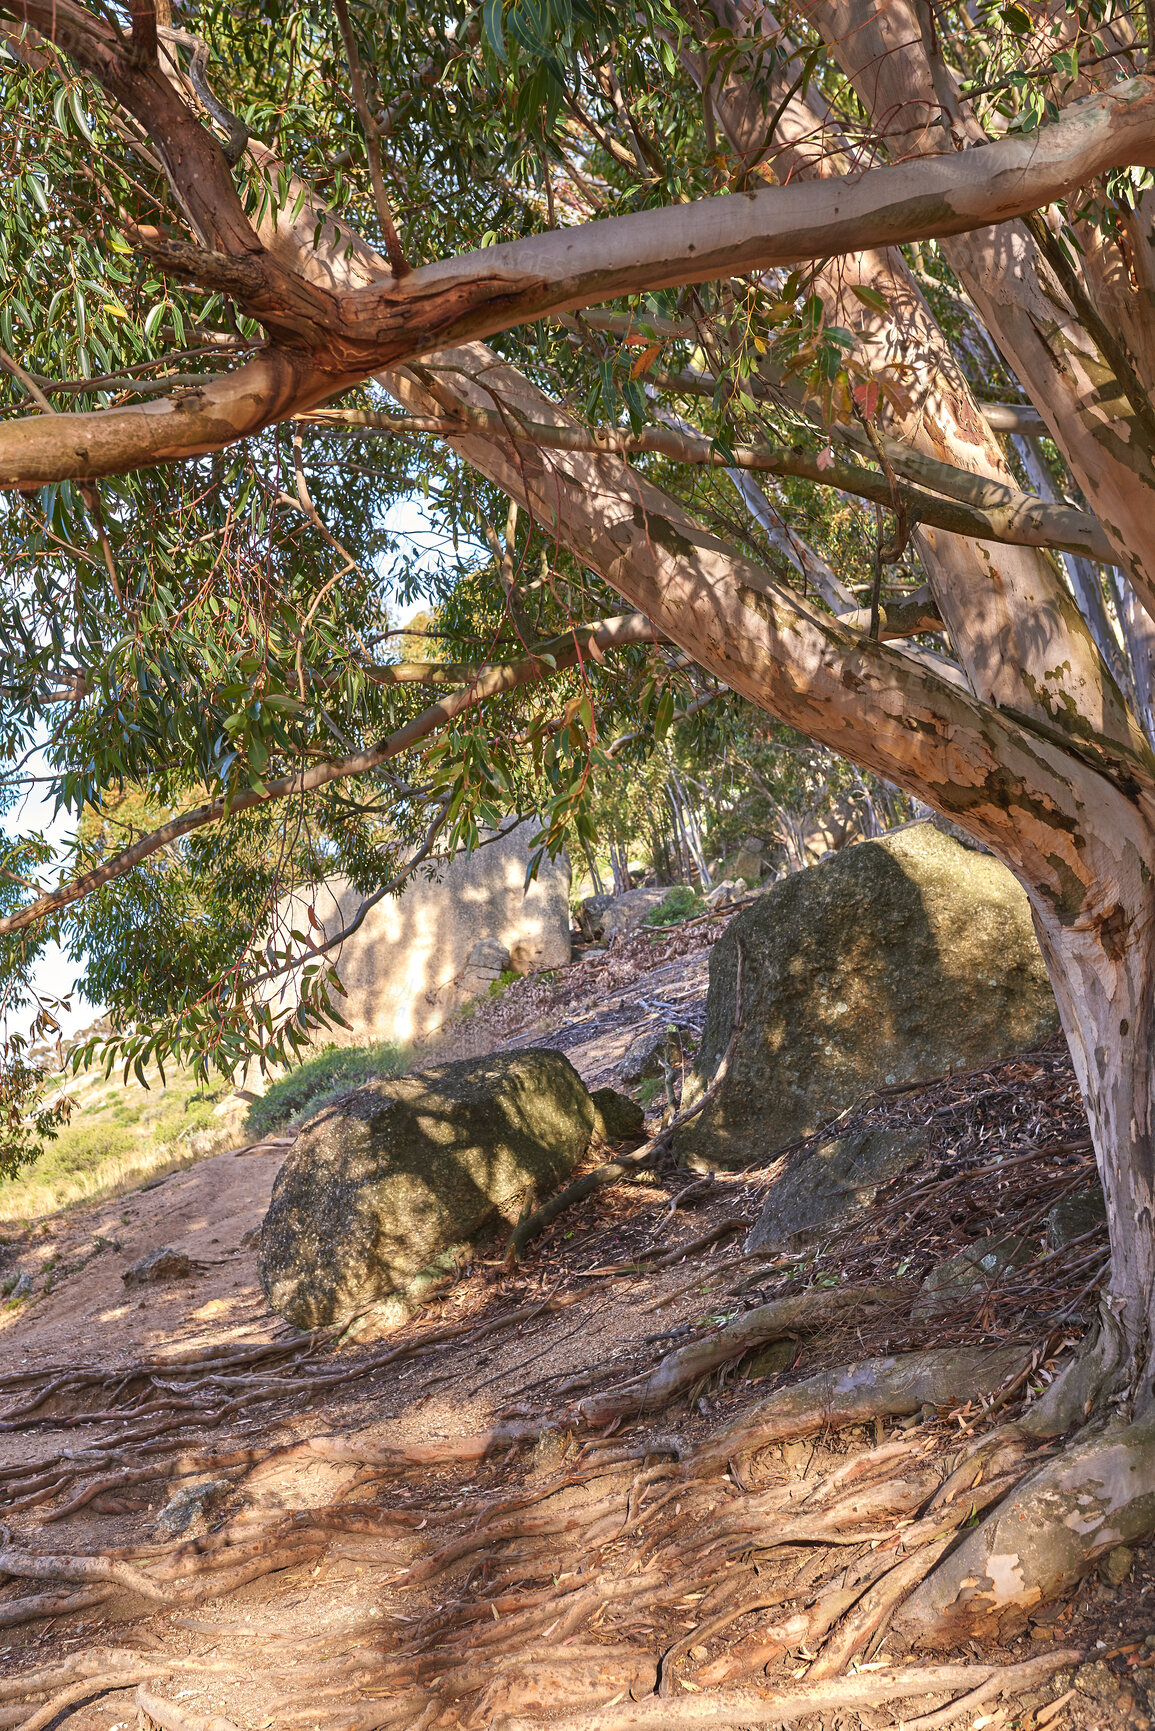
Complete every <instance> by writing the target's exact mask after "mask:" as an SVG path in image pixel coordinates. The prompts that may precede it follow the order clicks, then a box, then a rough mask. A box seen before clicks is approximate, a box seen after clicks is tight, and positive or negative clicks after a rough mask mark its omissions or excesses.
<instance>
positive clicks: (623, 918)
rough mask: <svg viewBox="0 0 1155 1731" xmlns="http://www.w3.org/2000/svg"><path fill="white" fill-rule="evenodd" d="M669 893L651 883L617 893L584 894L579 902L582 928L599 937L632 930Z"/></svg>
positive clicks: (642, 921)
mask: <svg viewBox="0 0 1155 1731" xmlns="http://www.w3.org/2000/svg"><path fill="white" fill-rule="evenodd" d="M669 893H670V892H669V889H668V888H666V889H661V888H654V887H651V888H648V889H636V890H625V891H623V893H622V894H621V895H620V896H606V895H601V896H587V897H586V899H585V901H584V902H583V903H582V913H581V923H582V928H583V930H584V931H586V932H587V933H588V935H589V936H590V937H591V938H597V939H598V940H599V941H606V940H608V939H610V938H616V937H620V936H621V935H622V933H623V932H632V931H636V930H637V928H638V927H639V926H642V925H644V924H645V922H646V920H647V918H648V916H649V915H650V914H652V913H653V911H654V909H655V908H660V907H661V905H662V903H663V902H664V901H665V899H666V897H667V896H668V895H669Z"/></svg>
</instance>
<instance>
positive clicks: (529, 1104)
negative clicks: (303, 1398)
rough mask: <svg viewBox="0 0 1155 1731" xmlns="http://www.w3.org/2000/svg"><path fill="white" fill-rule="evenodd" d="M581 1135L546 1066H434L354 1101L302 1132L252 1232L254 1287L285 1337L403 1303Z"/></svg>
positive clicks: (557, 1168)
mask: <svg viewBox="0 0 1155 1731" xmlns="http://www.w3.org/2000/svg"><path fill="white" fill-rule="evenodd" d="M594 1127H595V1108H594V1104H593V1101H592V1100H591V1098H590V1096H589V1093H588V1092H587V1090H586V1086H585V1083H584V1082H583V1081H582V1079H581V1077H580V1076H579V1075H578V1073H577V1071H576V1070H575V1069H574V1067H573V1065H572V1064H571V1063H570V1062H569V1059H568V1058H565V1057H563V1056H562V1054H561V1053H560V1052H551V1051H545V1050H533V1051H521V1052H505V1053H499V1054H496V1055H494V1056H490V1057H484V1058H464V1059H461V1060H459V1061H458V1062H457V1063H452V1064H437V1065H434V1066H431V1067H430V1068H429V1069H426V1070H418V1071H414V1072H412V1073H411V1074H410V1075H408V1076H402V1077H399V1078H397V1079H395V1080H390V1081H382V1082H372V1083H370V1084H369V1085H368V1086H367V1087H365V1088H358V1089H357V1090H356V1091H355V1092H354V1093H351V1094H347V1095H346V1096H345V1097H344V1098H343V1099H341V1100H338V1101H336V1102H335V1103H334V1104H333V1105H331V1106H329V1107H327V1108H326V1110H325V1111H323V1112H321V1113H319V1114H318V1116H317V1117H316V1118H314V1119H312V1120H311V1122H310V1123H308V1124H307V1125H306V1126H305V1128H304V1129H303V1130H302V1132H301V1134H300V1136H299V1137H298V1139H297V1142H296V1143H295V1145H294V1147H293V1150H292V1152H291V1153H290V1155H289V1157H288V1159H287V1160H286V1161H285V1164H284V1165H283V1166H282V1168H281V1170H280V1172H279V1173H278V1175H277V1180H276V1183H275V1184H274V1185H273V1195H272V1201H271V1202H270V1204H269V1211H268V1213H267V1214H266V1216H265V1220H264V1225H263V1226H262V1228H261V1246H260V1259H259V1264H258V1269H259V1274H260V1280H261V1286H262V1287H263V1289H264V1293H265V1296H266V1298H267V1299H268V1301H269V1304H270V1305H271V1306H272V1308H273V1309H274V1310H276V1311H278V1312H279V1313H280V1314H281V1315H282V1316H284V1317H286V1318H287V1319H288V1321H290V1322H291V1323H293V1324H295V1325H296V1326H297V1327H298V1328H317V1327H320V1326H322V1325H324V1324H326V1323H331V1322H341V1321H345V1320H347V1319H348V1318H350V1317H352V1316H355V1315H357V1314H359V1313H360V1312H361V1311H363V1310H365V1309H367V1308H368V1307H369V1306H370V1305H373V1304H375V1303H377V1302H378V1301H379V1300H382V1299H387V1298H390V1297H393V1296H395V1295H401V1294H403V1293H404V1292H405V1291H406V1289H407V1288H409V1287H411V1286H412V1285H413V1283H414V1282H415V1281H416V1280H417V1277H418V1276H419V1275H420V1274H421V1273H422V1271H423V1270H425V1269H427V1268H429V1266H430V1265H431V1264H432V1263H434V1262H435V1261H436V1259H437V1258H438V1257H439V1256H443V1254H444V1253H445V1251H446V1250H448V1249H449V1248H450V1247H452V1246H454V1245H461V1244H464V1243H465V1242H466V1241H467V1240H469V1239H470V1238H472V1237H473V1236H474V1234H475V1233H477V1232H478V1231H480V1229H481V1228H482V1227H484V1226H487V1225H489V1224H491V1223H492V1222H494V1221H496V1220H497V1219H498V1218H503V1219H505V1220H507V1221H509V1222H510V1223H514V1222H516V1220H517V1218H518V1216H519V1214H520V1212H521V1209H522V1207H523V1205H524V1203H525V1200H526V1198H527V1196H528V1195H529V1193H530V1192H531V1191H532V1192H535V1193H536V1194H537V1195H538V1196H539V1197H544V1196H546V1195H548V1194H549V1192H550V1191H551V1190H553V1189H555V1188H556V1187H557V1185H558V1184H559V1183H560V1182H561V1181H562V1180H563V1179H564V1178H566V1177H568V1176H569V1174H570V1173H571V1172H572V1170H573V1168H574V1166H575V1164H576V1163H577V1161H578V1160H579V1159H580V1158H581V1156H582V1155H583V1154H584V1153H585V1151H586V1148H587V1147H588V1145H589V1142H590V1138H591V1136H592V1135H593V1131H594Z"/></svg>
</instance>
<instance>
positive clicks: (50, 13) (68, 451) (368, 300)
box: [0, 0, 1155, 486]
mask: <svg viewBox="0 0 1155 1731" xmlns="http://www.w3.org/2000/svg"><path fill="white" fill-rule="evenodd" d="M3 9H4V11H6V12H8V13H9V15H11V16H13V17H15V18H17V19H20V20H24V19H26V20H28V21H29V22H30V23H32V24H33V25H34V26H35V27H36V28H37V29H39V30H41V31H43V33H44V34H45V35H47V36H53V35H55V36H57V37H58V38H59V39H60V40H61V45H62V46H64V47H66V49H67V51H68V53H69V54H71V55H72V56H73V58H74V59H76V60H77V63H78V64H80V65H81V66H83V68H84V70H85V71H87V72H89V73H90V74H92V75H93V76H95V77H96V78H98V79H99V80H100V82H101V83H102V84H103V85H104V86H105V88H106V89H107V90H109V92H110V93H111V94H112V95H114V96H115V97H116V99H117V100H119V101H121V102H122V103H123V104H124V105H125V106H126V107H127V108H128V109H129V110H130V112H132V113H134V114H135V116H136V118H137V119H138V120H139V121H140V123H141V124H142V125H143V126H144V127H145V129H146V130H147V131H148V132H149V135H150V137H151V138H152V139H153V142H154V143H155V144H156V146H157V148H158V149H159V150H160V151H161V153H162V155H163V156H164V159H165V161H166V165H167V167H168V172H169V175H170V178H171V179H172V181H173V185H174V188H175V190H176V191H177V193H178V195H179V196H180V197H181V199H182V200H184V201H186V203H187V201H188V200H190V199H195V200H196V203H197V206H198V208H199V209H200V210H201V211H202V213H203V214H202V217H201V219H200V226H201V228H202V231H203V232H204V234H205V236H206V245H207V247H208V248H209V249H211V250H212V251H214V252H216V253H233V254H235V255H237V256H238V257H239V256H242V255H243V257H244V266H243V272H242V274H243V275H244V276H245V279H246V280H249V278H251V279H252V281H253V283H254V284H255V283H256V281H257V276H258V275H260V276H261V280H262V281H263V283H264V285H265V286H264V287H263V288H262V289H260V290H259V291H258V290H257V289H256V288H255V287H254V289H253V290H252V291H251V292H249V293H247V294H246V295H242V296H241V299H242V304H244V305H245V306H246V307H247V310H249V311H250V312H252V313H253V314H254V316H256V317H257V318H260V319H263V320H264V322H265V323H266V325H267V326H268V328H270V329H276V330H280V331H284V332H288V333H289V337H288V339H287V340H289V341H291V342H292V343H293V345H294V347H293V349H292V351H291V352H292V353H293V355H294V356H295V359H294V360H293V361H292V362H291V363H290V362H289V361H288V360H287V359H286V358H285V356H282V365H283V366H284V367H285V368H286V369H287V371H288V372H290V373H291V372H297V373H298V374H299V377H298V378H296V379H294V380H292V381H289V380H288V379H286V378H282V379H280V380H278V381H277V382H278V386H279V387H280V388H278V390H277V391H276V392H275V393H274V394H273V396H272V399H271V401H269V403H268V405H267V409H266V410H265V411H264V412H257V411H256V410H254V409H253V408H251V407H250V409H249V410H248V412H247V413H241V414H238V413H236V412H231V413H230V410H232V411H236V409H237V403H236V400H235V396H231V395H230V390H232V391H235V390H236V388H237V387H230V386H229V384H228V383H227V382H223V383H217V384H214V385H213V386H210V387H207V388H206V391H205V392H204V393H202V395H203V398H204V404H203V409H202V411H200V412H196V411H194V412H190V413H188V416H187V419H182V417H181V411H180V409H179V405H178V403H177V402H170V403H167V404H164V405H161V404H154V405H140V406H137V407H135V408H133V409H119V410H113V411H103V412H98V413H95V414H88V415H79V416H75V417H73V416H60V417H58V418H57V419H58V423H59V424H58V425H57V426H55V427H54V428H53V429H52V431H51V433H49V432H46V431H45V430H44V429H43V427H41V428H39V429H38V430H37V432H36V433H35V434H33V433H32V432H31V428H30V424H29V423H27V422H23V421H14V422H8V423H6V424H4V425H2V426H0V484H5V483H6V484H8V485H14V486H20V485H29V486H31V485H38V484H40V483H41V482H43V481H47V480H54V479H63V478H65V477H69V476H77V475H89V476H94V477H95V476H97V475H100V474H108V473H114V472H117V471H121V470H124V469H129V468H135V467H140V466H145V465H151V464H154V463H157V462H160V461H165V460H171V459H173V458H178V457H180V456H184V455H194V454H197V453H199V452H202V451H205V450H209V449H213V448H219V447H220V446H223V445H225V444H228V443H230V442H231V441H232V440H233V439H235V438H238V437H241V436H243V435H244V434H245V433H246V432H251V431H255V430H257V429H258V428H259V427H260V426H265V425H268V424H269V423H270V422H271V421H274V420H277V419H283V418H284V416H285V415H286V414H288V413H291V412H293V410H300V409H303V408H307V407H310V406H312V405H313V404H315V403H316V402H318V401H319V400H320V399H321V397H322V396H323V395H324V394H325V393H324V390H323V389H320V388H319V387H318V384H317V380H316V376H315V375H317V374H328V376H329V386H328V389H329V391H330V393H332V392H335V391H337V390H339V389H340V388H342V386H344V385H348V384H351V383H353V382H354V381H355V380H356V379H358V378H364V377H365V376H367V375H368V374H369V373H371V372H374V371H376V370H378V369H380V368H384V367H389V366H395V365H397V364H400V363H403V362H405V361H407V360H411V359H415V358H417V357H419V356H422V355H427V354H430V353H432V352H434V351H436V350H438V349H441V348H444V347H446V346H448V345H449V344H451V343H455V342H459V341H461V340H463V339H466V338H471V337H480V336H486V335H490V334H494V333H496V332H499V331H503V330H508V329H511V328H513V327H514V326H516V325H519V324H523V323H525V322H527V321H529V320H534V319H537V318H541V317H543V316H546V315H550V314H554V313H561V312H565V311H572V310H574V309H579V308H583V307H587V306H591V305H594V304H596V303H598V302H603V301H606V300H611V299H614V298H617V297H619V296H622V295H627V294H636V293H639V292H643V291H646V290H654V289H659V288H667V287H675V286H678V285H682V284H688V283H696V282H703V281H708V280H712V279H715V278H719V277H728V276H732V275H735V274H742V273H746V272H757V271H763V270H766V269H769V268H772V267H775V266H784V265H796V264H800V263H806V262H809V261H810V260H813V259H815V258H825V257H830V256H833V255H838V254H841V253H846V252H855V251H859V250H861V249H862V248H864V247H868V246H869V247H881V246H894V245H898V244H900V243H902V242H905V241H913V240H924V239H929V238H933V237H936V236H939V237H940V236H945V235H952V234H958V233H961V232H963V231H965V230H967V229H972V228H976V227H980V226H987V225H989V224H992V223H1000V222H1005V221H1007V220H1009V219H1010V218H1012V217H1015V216H1018V215H1021V214H1022V213H1024V212H1027V211H1031V210H1034V209H1037V208H1039V207H1041V206H1044V205H1047V204H1050V203H1052V202H1053V201H1054V200H1056V199H1058V198H1062V197H1063V196H1065V195H1066V194H1067V193H1068V192H1070V191H1071V190H1072V189H1073V188H1075V187H1079V186H1083V185H1085V184H1087V183H1088V182H1089V181H1091V180H1092V179H1094V178H1095V176H1097V175H1099V174H1101V173H1103V172H1104V171H1105V170H1107V169H1110V168H1114V167H1120V166H1128V165H1139V166H1144V165H1146V166H1155V81H1153V80H1152V79H1150V78H1146V77H1143V78H1135V79H1132V80H1130V81H1128V82H1127V83H1123V84H1119V85H1117V86H1115V87H1114V88H1113V89H1112V90H1110V91H1109V92H1106V93H1104V94H1100V95H1096V96H1091V97H1088V98H1086V99H1085V100H1083V101H1081V102H1077V103H1074V104H1072V105H1071V107H1070V108H1068V109H1067V110H1065V111H1064V112H1063V113H1062V114H1061V115H1060V116H1059V118H1058V119H1057V120H1056V121H1054V122H1053V123H1051V124H1050V125H1048V126H1045V127H1042V128H1040V129H1039V130H1038V131H1037V132H1035V133H1031V134H1021V135H1020V134H1015V135H1014V136H1012V137H1007V138H1003V139H1000V140H998V141H996V142H994V143H991V144H987V145H982V146H979V147H977V148H975V149H972V150H966V151H959V152H951V153H949V154H947V155H943V156H932V157H923V158H920V159H918V160H916V161H912V162H908V163H902V164H900V165H898V166H894V167H886V168H872V169H870V170H868V171H867V172H865V173H862V174H859V175H857V176H853V175H851V176H845V177H842V178H831V179H828V180H823V181H821V182H818V183H808V184H805V185H795V186H762V187H759V188H758V189H757V190H755V191H747V192H736V193H730V194H726V195H722V196H718V197H713V198H707V199H700V200H697V201H695V202H692V203H689V204H682V205H674V206H669V207H665V208H661V209H655V210H647V211H640V212H635V213H633V214H630V215H627V216H620V217H612V218H608V219H605V220H603V221H598V222H592V223H587V224H584V225H582V226H580V227H575V228H568V229H560V230H550V231H548V232H546V233H543V234H538V235H532V236H529V237H527V238H525V239H523V240H517V241H511V242H507V243H505V244H503V245H499V246H494V247H487V248H485V249H483V250H480V251H477V252H473V253H468V254H465V255H462V256H459V257H457V258H452V259H446V260H442V261H441V262H439V263H436V264H431V265H426V266H424V267H422V268H421V269H420V270H415V271H412V272H410V273H409V274H408V275H407V276H406V277H405V278H404V279H402V280H401V281H397V280H396V279H395V278H393V277H392V276H389V277H388V278H387V279H386V280H384V281H378V282H375V283H371V284H369V285H367V286H365V287H362V288H357V289H348V290H341V289H338V288H336V287H332V286H329V285H325V284H322V283H320V282H318V281H317V280H315V279H314V278H313V277H312V276H306V275H305V274H303V273H300V272H298V273H296V274H294V273H293V272H292V271H291V270H289V269H287V268H286V267H285V264H284V262H283V260H282V258H281V257H279V256H278V255H277V254H276V253H274V252H273V251H270V250H268V249H267V248H264V247H262V244H261V242H260V240H259V239H258V238H257V237H256V235H255V234H254V232H253V230H252V229H251V228H250V227H249V225H248V223H247V219H245V218H244V217H243V213H241V212H240V207H239V203H238V202H237V200H236V196H235V191H231V192H230V191H229V190H228V188H226V185H225V181H224V180H223V179H222V173H221V164H222V163H223V158H221V157H220V152H219V149H218V147H217V146H216V144H215V142H214V141H212V140H211V138H210V137H209V135H208V133H207V132H206V131H205V129H204V128H203V127H200V126H199V125H198V123H197V122H196V121H195V120H194V119H193V117H192V116H191V114H190V113H189V112H188V110H187V109H184V108H183V107H182V105H181V104H180V102H179V99H178V98H177V95H176V92H175V91H174V90H173V89H172V88H171V86H169V85H167V84H165V85H164V88H163V89H161V88H160V84H163V82H164V81H163V80H160V83H159V84H158V78H159V74H157V73H156V71H155V69H148V70H140V69H137V68H134V67H133V66H132V65H130V63H129V60H128V57H127V55H126V52H125V50H124V48H123V46H122V44H121V43H120V42H119V41H118V39H117V38H116V37H115V35H114V34H113V33H112V32H111V30H110V27H109V26H107V25H106V24H104V23H103V21H101V20H97V19H94V18H92V17H91V16H90V15H89V14H87V13H85V12H84V11H83V10H82V9H81V8H80V7H78V6H76V5H74V4H73V3H72V0H5V3H4V7H3ZM62 31H63V34H64V35H66V36H67V38H68V40H67V42H65V41H64V40H63V36H62V35H61V32H62ZM174 104H175V107H174ZM190 128H191V132H190ZM174 130H175V131H178V132H179V133H180V144H181V149H180V150H176V151H173V149H172V134H173V132H174ZM192 134H195V135H196V140H195V142H197V144H198V148H197V150H196V151H195V152H192V154H191V155H189V156H187V157H186V155H185V146H186V144H187V145H189V147H190V149H191V145H192V143H193V142H194V139H193V137H192ZM206 139H208V141H209V145H211V150H210V151H209V152H208V154H207V156H206V152H205V150H204V148H202V147H203V144H204V140H206ZM213 153H215V155H214V154H213ZM193 157H195V158H196V167H197V173H198V175H199V176H200V180H199V181H198V184H197V186H195V187H190V186H189V184H187V183H188V181H189V178H190V168H189V164H190V162H192V160H193ZM202 158H204V160H203V161H202V160H201V159H202ZM224 166H225V169H226V170H227V165H224ZM225 178H227V176H226V177H225ZM229 186H230V187H231V182H230V183H229ZM218 207H219V208H218ZM195 251H196V249H191V248H190V249H183V248H182V250H181V257H182V260H183V261H184V262H185V265H186V267H187V269H188V271H189V273H190V274H191V275H193V276H194V278H195V276H196V269H197V264H196V256H195ZM205 268H206V270H209V272H210V274H211V273H212V271H214V270H219V267H218V266H217V265H215V264H213V262H212V261H211V260H206V261H205ZM276 364H277V363H276V361H275V360H274V358H273V357H272V356H270V355H266V356H264V357H262V359H261V361H258V362H253V363H251V364H250V366H251V367H258V366H261V365H264V366H266V367H275V366H276ZM249 372H250V369H249V368H246V369H242V373H249ZM290 382H291V383H292V384H293V386H294V389H292V390H289V391H286V390H285V389H284V388H283V387H284V385H285V384H286V383H290ZM214 393H215V395H214ZM165 408H167V409H168V411H169V415H170V421H169V424H168V425H167V426H166V427H165V433H166V434H167V435H168V436H167V437H164V438H161V439H158V437H157V430H156V422H155V421H150V420H149V419H148V416H149V414H150V412H151V413H153V414H156V413H158V412H160V411H161V410H162V409H165ZM217 408H219V409H220V410H221V411H222V412H220V413H217V414H214V413H213V411H214V409H217ZM133 417H135V418H133ZM106 422H109V423H111V424H110V425H105V424H104V423H106ZM69 423H72V424H71V425H70V424H69ZM210 423H211V424H210ZM182 434H183V435H184V437H183V439H182V437H181V435H182ZM28 440H31V444H28V443H27V442H26V441H28Z"/></svg>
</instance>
